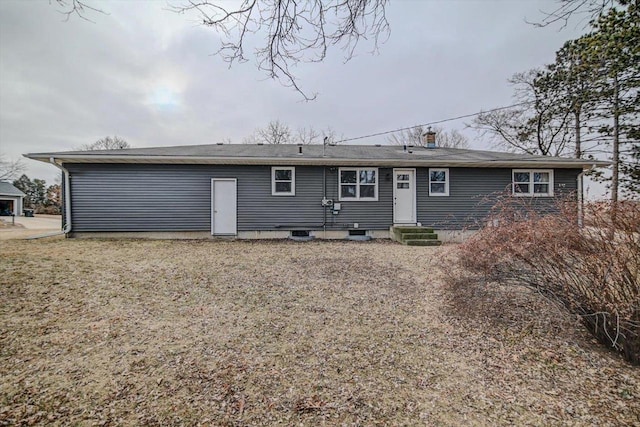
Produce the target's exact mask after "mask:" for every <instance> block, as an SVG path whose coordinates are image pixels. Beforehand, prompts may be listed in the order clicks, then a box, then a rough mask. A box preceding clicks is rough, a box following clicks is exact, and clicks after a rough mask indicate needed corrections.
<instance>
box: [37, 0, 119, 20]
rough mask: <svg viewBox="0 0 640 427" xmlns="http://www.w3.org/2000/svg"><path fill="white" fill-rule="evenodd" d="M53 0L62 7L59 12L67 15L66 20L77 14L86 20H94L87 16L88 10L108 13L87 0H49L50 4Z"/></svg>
mask: <svg viewBox="0 0 640 427" xmlns="http://www.w3.org/2000/svg"><path fill="white" fill-rule="evenodd" d="M52 1H55V2H56V4H57V5H58V7H59V8H60V10H59V12H60V13H61V14H63V15H65V19H64V21H68V20H69V18H71V17H72V16H74V15H75V16H77V17H78V18H80V19H84V20H85V21H89V22H93V21H92V20H91V19H89V18H87V16H86V15H87V13H88V12H97V13H101V14H103V15H107V13H106V12H105V11H103V10H102V9H98V8H96V7H93V6H91V5H89V4H88V3H87V2H86V1H85V0H49V4H51V3H52Z"/></svg>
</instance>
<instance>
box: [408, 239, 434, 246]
mask: <svg viewBox="0 0 640 427" xmlns="http://www.w3.org/2000/svg"><path fill="white" fill-rule="evenodd" d="M402 243H404V244H405V245H407V246H440V245H441V244H442V241H440V240H405V241H404V242H402Z"/></svg>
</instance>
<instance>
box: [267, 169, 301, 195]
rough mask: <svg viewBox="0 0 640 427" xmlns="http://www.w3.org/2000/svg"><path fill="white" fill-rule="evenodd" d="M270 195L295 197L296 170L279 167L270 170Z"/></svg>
mask: <svg viewBox="0 0 640 427" xmlns="http://www.w3.org/2000/svg"><path fill="white" fill-rule="evenodd" d="M271 195H273V196H295V195H296V168H294V167H279V166H278V167H276V166H274V167H272V168H271Z"/></svg>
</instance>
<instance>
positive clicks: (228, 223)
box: [211, 178, 238, 236]
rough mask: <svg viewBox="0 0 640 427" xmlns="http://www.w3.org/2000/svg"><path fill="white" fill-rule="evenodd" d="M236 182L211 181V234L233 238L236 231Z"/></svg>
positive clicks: (225, 180)
mask: <svg viewBox="0 0 640 427" xmlns="http://www.w3.org/2000/svg"><path fill="white" fill-rule="evenodd" d="M237 195H238V191H237V180H236V179H235V178H213V179H212V180H211V234H214V235H227V236H229V235H231V236H235V235H236V234H237V232H238V230H237V214H238V208H237V206H238V201H237Z"/></svg>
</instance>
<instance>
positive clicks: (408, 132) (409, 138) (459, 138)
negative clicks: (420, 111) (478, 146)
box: [387, 126, 469, 148]
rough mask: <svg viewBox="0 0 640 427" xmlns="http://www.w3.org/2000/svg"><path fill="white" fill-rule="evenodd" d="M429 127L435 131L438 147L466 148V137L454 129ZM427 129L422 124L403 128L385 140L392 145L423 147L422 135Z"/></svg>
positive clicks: (467, 142)
mask: <svg viewBox="0 0 640 427" xmlns="http://www.w3.org/2000/svg"><path fill="white" fill-rule="evenodd" d="M430 128H431V130H432V131H433V132H435V133H436V145H437V146H438V147H443V148H467V147H468V146H469V140H468V138H467V137H466V136H464V135H463V134H462V133H461V132H460V131H458V130H456V129H452V130H450V131H446V130H444V129H443V128H441V127H438V126H433V127H430ZM427 130H428V129H427V128H425V127H424V126H415V127H412V128H409V129H404V130H401V131H398V132H394V133H392V134H391V135H389V136H388V137H387V141H388V142H389V143H391V144H394V145H414V146H416V147H423V146H425V145H426V143H425V142H424V139H423V136H424V134H425V133H426V132H427Z"/></svg>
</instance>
